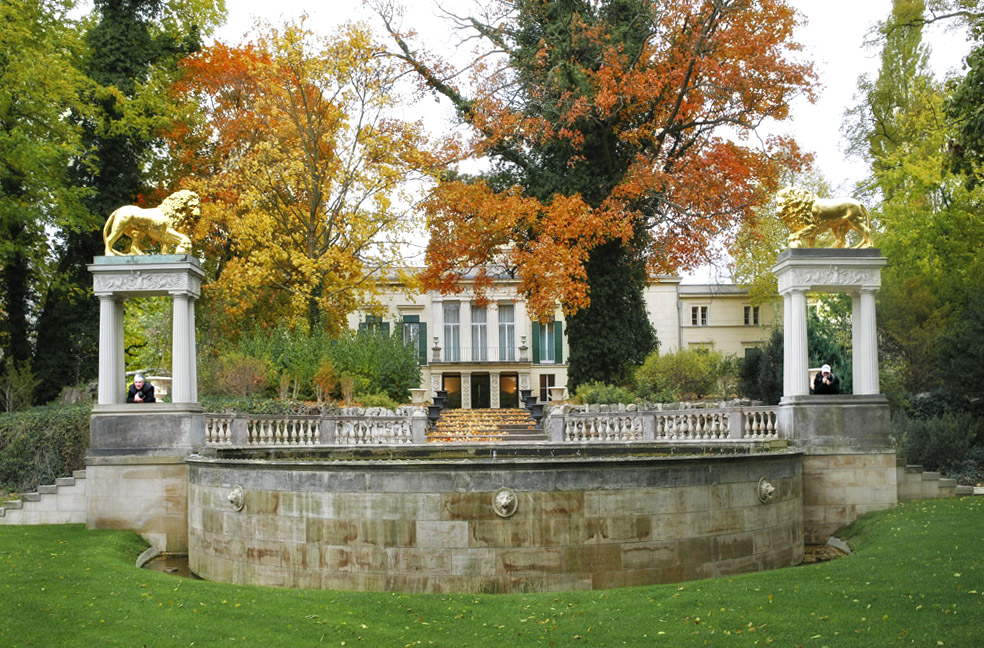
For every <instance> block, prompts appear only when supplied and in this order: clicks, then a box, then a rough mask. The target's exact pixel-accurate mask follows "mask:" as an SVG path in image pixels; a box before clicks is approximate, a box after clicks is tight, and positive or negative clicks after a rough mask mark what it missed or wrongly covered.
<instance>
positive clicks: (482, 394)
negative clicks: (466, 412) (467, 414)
mask: <svg viewBox="0 0 984 648" xmlns="http://www.w3.org/2000/svg"><path fill="white" fill-rule="evenodd" d="M491 384H492V383H491V381H490V380H489V375H488V374H472V377H471V406H472V409H488V408H490V407H492V390H491V388H490V385H491Z"/></svg>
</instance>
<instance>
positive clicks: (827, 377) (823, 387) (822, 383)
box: [813, 364, 840, 394]
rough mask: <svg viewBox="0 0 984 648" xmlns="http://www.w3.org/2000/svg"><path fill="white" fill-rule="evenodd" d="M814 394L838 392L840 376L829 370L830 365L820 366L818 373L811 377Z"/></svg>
mask: <svg viewBox="0 0 984 648" xmlns="http://www.w3.org/2000/svg"><path fill="white" fill-rule="evenodd" d="M813 393H814V394H839V393H840V378H838V377H837V376H835V375H834V372H832V371H831V370H830V365H829V364H825V365H824V366H822V367H820V373H818V374H817V376H816V378H814V379H813Z"/></svg>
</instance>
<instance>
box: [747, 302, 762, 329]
mask: <svg viewBox="0 0 984 648" xmlns="http://www.w3.org/2000/svg"><path fill="white" fill-rule="evenodd" d="M758 325H759V307H758V306H745V326H758Z"/></svg>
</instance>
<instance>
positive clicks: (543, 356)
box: [540, 322, 557, 364]
mask: <svg viewBox="0 0 984 648" xmlns="http://www.w3.org/2000/svg"><path fill="white" fill-rule="evenodd" d="M554 324H555V322H550V323H548V324H541V325H540V362H541V363H543V364H550V363H554V362H557V360H556V356H555V354H554Z"/></svg>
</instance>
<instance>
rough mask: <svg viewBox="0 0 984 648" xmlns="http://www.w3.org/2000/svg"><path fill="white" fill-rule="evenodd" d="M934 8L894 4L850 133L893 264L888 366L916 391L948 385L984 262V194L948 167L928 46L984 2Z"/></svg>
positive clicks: (882, 299)
mask: <svg viewBox="0 0 984 648" xmlns="http://www.w3.org/2000/svg"><path fill="white" fill-rule="evenodd" d="M928 4H929V9H928V10H927V7H926V5H927V3H924V2H922V1H919V0H896V1H895V2H893V5H892V13H891V14H890V15H889V17H888V18H887V20H886V21H885V22H884V23H883V24H881V25H880V26H879V29H878V31H877V34H876V36H877V38H878V40H879V42H880V43H881V45H882V54H881V59H882V65H881V69H880V70H879V73H878V76H877V78H875V79H874V80H872V79H862V80H861V82H860V93H859V94H860V99H861V101H860V103H859V105H858V107H857V108H856V109H854V110H853V111H852V113H851V114H850V115H849V117H850V120H849V124H848V127H847V128H846V129H845V130H846V133H847V135H848V137H849V140H850V142H851V148H852V150H853V151H854V152H856V153H858V154H860V155H862V156H863V157H864V158H865V159H866V160H868V161H869V163H870V164H871V174H870V176H869V178H868V179H867V180H866V182H865V190H866V191H867V192H868V193H869V195H871V196H872V197H873V198H877V199H879V200H880V202H879V204H877V206H876V207H875V208H874V209H872V217H873V219H874V220H875V222H876V223H877V224H878V228H879V232H878V236H877V240H878V243H879V247H880V248H881V249H882V252H883V253H884V254H885V256H887V257H888V258H889V260H890V264H889V266H888V267H887V268H886V269H885V271H884V272H883V275H882V281H883V287H882V291H881V293H880V295H879V313H878V325H879V340H880V351H881V355H882V357H883V366H884V367H885V368H886V369H889V370H891V371H893V372H896V375H895V376H892V377H891V378H890V379H889V382H890V383H892V384H898V385H902V386H903V387H904V388H905V389H906V390H908V391H910V392H920V391H928V390H932V389H934V388H936V387H938V386H939V385H940V384H941V381H942V379H943V377H944V375H945V373H946V372H947V368H946V367H944V366H943V365H941V364H940V363H939V353H938V352H937V348H938V341H939V337H940V335H942V334H943V332H944V331H946V330H947V329H948V328H949V327H950V326H952V325H953V324H954V322H956V321H958V319H959V318H960V317H961V316H960V312H961V310H962V309H963V308H964V305H965V304H967V302H968V287H969V286H971V283H970V282H969V281H968V278H969V277H971V276H980V270H979V268H980V264H981V260H982V258H984V257H982V255H981V254H980V241H981V240H984V221H982V219H981V218H980V216H979V213H980V204H981V198H982V196H981V195H980V193H979V191H977V190H976V189H975V188H974V187H973V184H972V183H965V182H964V181H963V178H961V177H960V176H958V175H955V174H954V173H952V172H951V170H950V169H949V168H948V159H949V156H950V153H949V149H950V148H951V146H950V140H951V137H952V128H951V124H950V123H948V120H947V105H948V101H947V97H948V94H949V90H948V88H947V87H946V86H945V85H944V84H942V83H940V82H938V81H936V80H935V79H934V78H933V76H932V74H931V72H930V71H929V69H928V66H927V55H928V49H927V47H926V46H925V45H924V44H923V43H922V28H923V25H925V24H926V23H927V22H932V21H935V20H939V19H943V18H944V17H946V16H953V15H961V16H965V17H966V16H970V15H972V14H973V12H974V11H975V10H976V9H975V7H976V5H977V4H979V3H977V2H967V3H959V2H929V3H928ZM958 5H959V6H958ZM967 11H969V12H970V13H967ZM948 12H949V13H948ZM872 202H878V201H874V200H873V201H872Z"/></svg>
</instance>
